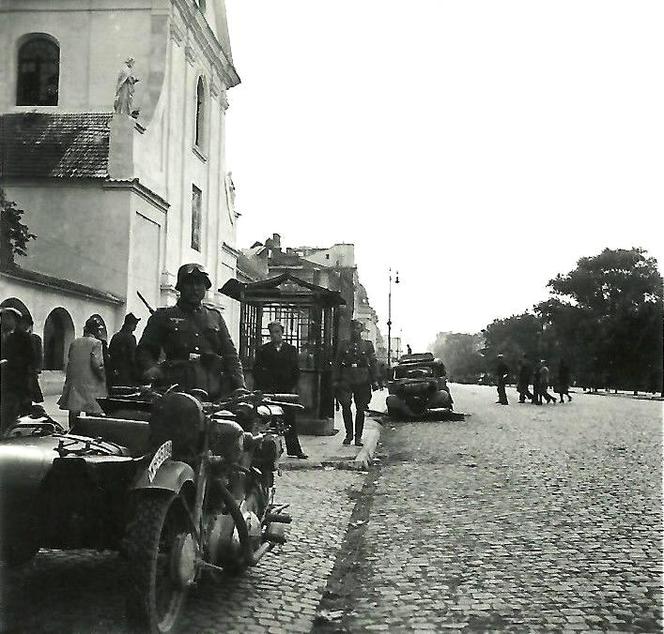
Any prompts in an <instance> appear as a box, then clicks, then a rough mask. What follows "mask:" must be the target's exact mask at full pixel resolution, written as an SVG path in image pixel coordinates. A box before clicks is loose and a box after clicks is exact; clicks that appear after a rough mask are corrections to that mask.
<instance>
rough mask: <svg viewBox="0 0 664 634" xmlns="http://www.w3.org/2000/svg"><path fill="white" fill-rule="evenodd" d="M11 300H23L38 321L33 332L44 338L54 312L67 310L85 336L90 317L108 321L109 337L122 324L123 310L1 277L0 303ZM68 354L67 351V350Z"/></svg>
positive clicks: (75, 330)
mask: <svg viewBox="0 0 664 634" xmlns="http://www.w3.org/2000/svg"><path fill="white" fill-rule="evenodd" d="M9 297H16V298H18V299H20V300H21V301H22V302H23V303H24V304H25V306H26V307H27V309H28V310H29V311H30V314H31V315H32V319H33V320H34V322H35V325H34V332H35V333H37V334H38V335H39V336H40V337H42V339H43V337H44V324H45V323H46V318H47V317H48V316H49V314H50V313H51V311H53V310H55V309H56V308H64V309H65V310H66V311H67V312H68V313H69V315H70V316H71V318H72V321H73V323H74V334H75V336H77V337H80V336H81V335H82V334H83V325H84V324H85V321H86V319H87V318H88V317H90V315H94V314H95V313H96V314H99V315H101V316H102V318H103V319H104V321H105V322H106V328H107V330H108V335H109V338H110V337H111V336H112V335H113V333H114V332H116V331H117V330H119V328H120V326H121V325H122V320H123V318H124V313H123V309H122V307H118V306H115V305H113V304H107V303H105V302H101V301H98V300H94V299H90V298H87V297H82V296H79V295H74V294H64V293H63V292H62V291H56V290H54V289H49V288H47V287H44V286H35V285H32V284H30V283H27V282H22V281H17V280H12V279H8V278H6V277H4V276H2V275H1V274H0V302H1V301H4V300H5V299H7V298H9ZM65 355H66V350H65Z"/></svg>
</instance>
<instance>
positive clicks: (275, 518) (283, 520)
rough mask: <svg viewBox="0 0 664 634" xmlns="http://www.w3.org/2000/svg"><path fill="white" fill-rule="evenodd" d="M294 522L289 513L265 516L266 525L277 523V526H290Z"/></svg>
mask: <svg viewBox="0 0 664 634" xmlns="http://www.w3.org/2000/svg"><path fill="white" fill-rule="evenodd" d="M292 521H293V518H292V517H291V516H290V515H288V514H287V513H268V514H267V515H266V516H265V523H266V524H270V523H275V524H290V523H291V522H292Z"/></svg>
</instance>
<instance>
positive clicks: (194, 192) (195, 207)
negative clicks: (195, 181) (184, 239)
mask: <svg viewBox="0 0 664 634" xmlns="http://www.w3.org/2000/svg"><path fill="white" fill-rule="evenodd" d="M202 197H203V196H202V192H201V190H200V189H198V187H196V185H192V186H191V248H192V249H196V251H200V250H201V225H202V220H203V216H202V210H201V199H202Z"/></svg>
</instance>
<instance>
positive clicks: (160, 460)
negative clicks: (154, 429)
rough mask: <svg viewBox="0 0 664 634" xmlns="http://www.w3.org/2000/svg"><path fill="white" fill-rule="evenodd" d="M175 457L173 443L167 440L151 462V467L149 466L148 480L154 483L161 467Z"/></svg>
mask: <svg viewBox="0 0 664 634" xmlns="http://www.w3.org/2000/svg"><path fill="white" fill-rule="evenodd" d="M172 455H173V442H172V441H170V440H167V441H166V442H165V443H164V444H163V445H162V446H161V447H159V449H157V451H156V453H155V454H154V456H152V460H150V465H149V466H148V480H149V481H150V482H152V481H153V480H154V477H155V475H157V471H159V467H161V465H163V464H164V462H166V461H167V460H168V459H169V458H170V457H171V456H172Z"/></svg>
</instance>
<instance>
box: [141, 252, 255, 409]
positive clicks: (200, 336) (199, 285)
mask: <svg viewBox="0 0 664 634" xmlns="http://www.w3.org/2000/svg"><path fill="white" fill-rule="evenodd" d="M211 286H212V283H211V282H210V278H209V277H208V274H207V272H206V271H205V268H204V267H202V266H201V265H200V264H184V265H182V266H181V267H180V269H179V270H178V279H177V284H176V286H175V288H176V290H178V291H179V292H180V297H179V299H178V301H177V304H176V305H175V306H171V307H169V308H159V309H158V310H156V311H155V313H154V314H153V315H152V316H151V317H150V319H148V323H147V324H146V326H145V330H144V331H143V336H142V337H141V340H140V342H139V344H138V349H137V352H136V354H137V356H138V357H139V359H140V360H141V362H142V363H143V364H144V366H147V368H146V369H145V370H144V373H143V376H144V378H145V379H147V380H149V381H153V382H155V383H156V384H157V385H173V384H174V383H177V384H178V385H180V387H181V388H182V389H184V390H192V389H201V390H205V391H206V392H207V393H208V395H209V397H210V399H212V400H216V399H219V398H222V397H223V396H224V395H225V394H227V393H229V392H230V391H232V390H235V389H238V388H244V387H245V383H244V374H243V372H242V364H241V363H240V358H239V356H238V354H237V350H236V349H235V345H234V344H233V340H232V339H231V336H230V333H229V332H228V327H227V326H226V322H225V321H224V318H223V317H222V316H221V313H220V312H219V311H217V310H215V309H213V308H208V307H207V306H203V304H202V302H203V298H204V297H205V292H206V291H207V290H208V289H209V288H210V287H211ZM162 352H163V354H164V355H165V357H166V360H165V361H164V362H163V363H159V358H160V355H161V353H162Z"/></svg>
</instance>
